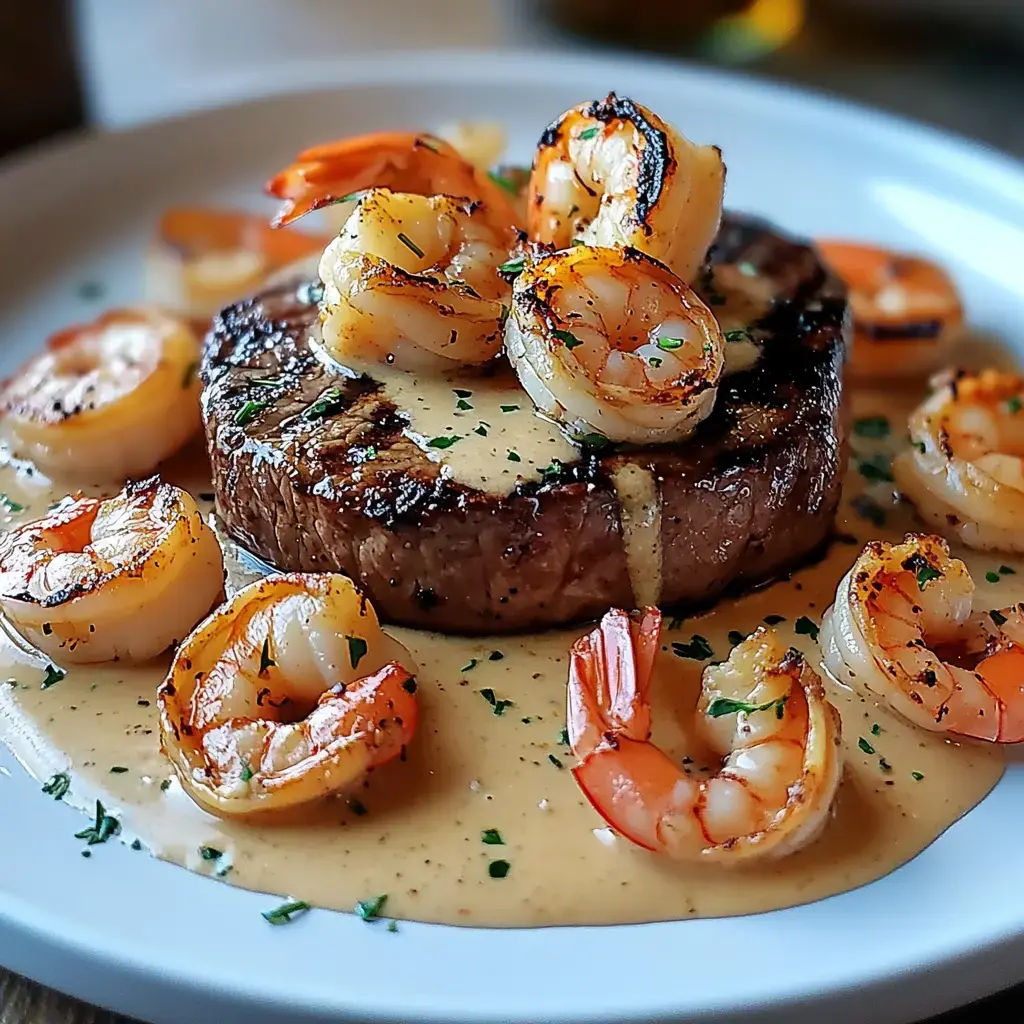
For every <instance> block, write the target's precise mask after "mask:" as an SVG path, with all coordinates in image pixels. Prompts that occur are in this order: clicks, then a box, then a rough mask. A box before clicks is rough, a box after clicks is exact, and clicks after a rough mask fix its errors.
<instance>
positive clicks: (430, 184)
mask: <svg viewBox="0 0 1024 1024" xmlns="http://www.w3.org/2000/svg"><path fill="white" fill-rule="evenodd" d="M379 187H380V188H389V189H394V190H395V191H396V192H411V193H414V194H416V195H421V196H434V195H442V194H443V195H449V196H463V197H465V198H466V199H467V200H469V201H471V202H482V203H484V204H485V205H486V206H487V208H488V210H489V211H490V216H491V217H492V218H493V219H494V223H495V226H496V227H498V228H501V229H506V230H507V229H509V228H513V227H515V226H516V225H517V224H518V218H517V216H516V211H515V208H514V207H513V205H512V203H511V202H510V199H509V196H508V195H507V194H506V192H505V191H504V189H502V187H501V186H500V185H499V184H497V183H496V182H495V181H492V180H491V178H489V177H488V176H487V174H486V172H484V171H483V170H481V169H480V168H479V167H477V166H476V165H475V164H473V163H471V162H470V161H469V160H467V159H466V158H465V157H463V156H461V155H460V154H459V153H458V152H457V151H456V150H455V148H454V147H452V146H451V145H450V144H449V143H447V142H445V141H443V140H442V139H439V138H437V137H436V136H433V135H428V134H426V133H424V132H374V133H372V134H370V135H358V136H355V137H353V138H348V139H338V140H337V141H335V142H328V143H325V144H324V145H321V146H313V147H312V148H311V149H306V150H303V151H302V152H301V153H300V154H299V155H298V157H297V158H296V160H295V163H293V164H291V165H290V166H288V167H286V168H285V169H284V170H283V171H281V172H280V173H279V174H277V175H275V176H274V177H273V178H271V179H270V181H269V182H267V186H266V189H267V192H269V193H270V195H272V196H276V197H277V198H278V199H284V200H285V203H284V206H283V207H282V208H281V211H280V212H279V213H278V215H277V216H276V217H275V218H274V221H273V224H274V226H275V227H280V226H282V225H284V224H290V223H291V222H292V221H293V220H296V219H298V218H299V217H302V216H304V215H305V214H307V213H309V212H310V211H312V210H318V209H320V208H321V207H323V206H329V205H330V204H331V203H335V202H338V201H340V200H343V199H345V198H346V197H350V196H352V195H353V194H354V193H356V192H361V191H363V190H364V189H368V188H379Z"/></svg>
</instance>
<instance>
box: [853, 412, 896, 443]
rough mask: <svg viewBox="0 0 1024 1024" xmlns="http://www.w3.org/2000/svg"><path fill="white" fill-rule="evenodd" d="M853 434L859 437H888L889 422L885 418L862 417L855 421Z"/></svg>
mask: <svg viewBox="0 0 1024 1024" xmlns="http://www.w3.org/2000/svg"><path fill="white" fill-rule="evenodd" d="M853 432H854V433H855V434H856V435H857V436H858V437H872V438H879V437H888V436H889V421H888V420H887V419H886V418H885V417H884V416H862V417H861V418H860V419H857V420H854V421H853Z"/></svg>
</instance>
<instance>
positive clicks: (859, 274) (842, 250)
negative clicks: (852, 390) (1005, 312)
mask: <svg viewBox="0 0 1024 1024" xmlns="http://www.w3.org/2000/svg"><path fill="white" fill-rule="evenodd" d="M815 245H816V247H817V249H818V251H819V252H820V253H821V255H822V256H823V257H824V259H825V262H826V263H828V264H829V266H831V268H832V270H833V271H835V273H836V275H837V276H838V277H839V278H841V279H842V281H843V282H844V283H845V284H846V287H847V288H848V289H849V291H850V308H851V310H852V312H853V334H854V337H853V345H852V347H851V350H850V360H849V366H850V372H851V374H852V375H853V377H854V378H858V379H860V380H873V381H876V382H879V383H884V382H885V381H886V380H887V379H889V380H891V379H893V378H902V377H907V376H914V375H919V374H923V373H927V372H929V371H930V370H933V369H934V368H935V367H936V365H937V364H938V363H939V362H940V361H941V360H942V358H943V354H944V353H945V352H946V351H947V350H948V349H949V347H950V345H951V343H952V342H953V341H955V340H956V338H957V337H958V336H959V334H960V331H961V328H962V327H963V321H964V312H963V306H962V305H961V303H960V296H959V295H958V294H957V290H956V285H954V284H953V282H952V280H951V279H950V277H949V275H948V274H946V272H945V271H944V270H943V269H942V268H941V267H939V266H936V264H934V263H932V262H930V261H929V260H925V259H921V258H920V257H917V256H906V255H901V254H900V253H896V252H892V251H891V250H889V249H880V248H878V247H876V246H873V245H859V244H857V243H855V242H841V241H835V240H827V239H825V240H821V241H818V242H816V243H815Z"/></svg>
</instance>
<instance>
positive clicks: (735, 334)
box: [725, 331, 754, 342]
mask: <svg viewBox="0 0 1024 1024" xmlns="http://www.w3.org/2000/svg"><path fill="white" fill-rule="evenodd" d="M725 340H726V341H728V342H737V341H753V340H754V339H753V336H752V335H751V333H750V331H726V332H725Z"/></svg>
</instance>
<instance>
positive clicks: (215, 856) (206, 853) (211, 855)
mask: <svg viewBox="0 0 1024 1024" xmlns="http://www.w3.org/2000/svg"><path fill="white" fill-rule="evenodd" d="M199 856H200V857H202V858H203V860H210V861H213V860H220V859H221V857H223V856H224V851H223V850H218V849H217V848H216V847H215V846H200V847H199Z"/></svg>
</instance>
